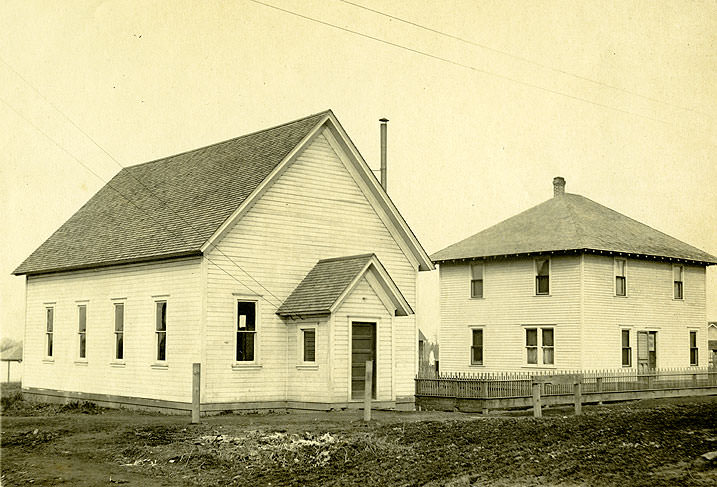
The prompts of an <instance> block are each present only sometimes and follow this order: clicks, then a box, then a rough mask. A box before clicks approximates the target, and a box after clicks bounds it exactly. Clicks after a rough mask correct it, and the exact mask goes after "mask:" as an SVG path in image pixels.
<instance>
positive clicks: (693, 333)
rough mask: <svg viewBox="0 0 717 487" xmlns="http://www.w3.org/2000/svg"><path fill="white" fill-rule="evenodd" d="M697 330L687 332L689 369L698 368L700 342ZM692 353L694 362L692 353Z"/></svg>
mask: <svg viewBox="0 0 717 487" xmlns="http://www.w3.org/2000/svg"><path fill="white" fill-rule="evenodd" d="M697 332H698V330H689V332H688V337H689V347H690V367H698V366H699V364H700V342H699V334H698V333H697ZM693 338H694V346H693V345H692V339H693ZM693 352H694V360H693V355H692V353H693Z"/></svg>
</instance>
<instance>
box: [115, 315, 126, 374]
mask: <svg viewBox="0 0 717 487" xmlns="http://www.w3.org/2000/svg"><path fill="white" fill-rule="evenodd" d="M118 306H121V307H122V329H121V330H118V329H117V307H118ZM112 333H113V334H114V340H113V351H112V362H113V363H116V364H124V363H125V360H126V358H125V355H126V354H125V346H124V344H125V341H126V340H125V338H126V333H127V303H126V301H115V302H113V303H112ZM120 338H121V342H122V356H121V357H119V356H118V355H119V354H118V353H117V352H118V350H119V340H120Z"/></svg>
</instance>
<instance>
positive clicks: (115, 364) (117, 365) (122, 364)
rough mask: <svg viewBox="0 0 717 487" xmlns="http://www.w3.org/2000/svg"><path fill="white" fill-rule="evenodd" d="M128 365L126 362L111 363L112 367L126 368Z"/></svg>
mask: <svg viewBox="0 0 717 487" xmlns="http://www.w3.org/2000/svg"><path fill="white" fill-rule="evenodd" d="M126 365H127V364H126V363H125V362H110V367H119V368H124V367H125V366H126Z"/></svg>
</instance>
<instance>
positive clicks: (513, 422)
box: [0, 388, 717, 487]
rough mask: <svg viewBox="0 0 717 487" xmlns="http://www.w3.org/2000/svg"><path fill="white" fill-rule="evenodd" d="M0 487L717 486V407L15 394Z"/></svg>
mask: <svg viewBox="0 0 717 487" xmlns="http://www.w3.org/2000/svg"><path fill="white" fill-rule="evenodd" d="M2 392H3V398H2V418H1V419H2V433H1V435H0V443H1V447H2V451H1V452H2V466H1V469H2V474H1V475H2V485H8V486H10V485H62V484H64V485H78V486H96V485H110V486H111V485H119V484H123V485H137V486H146V485H158V486H199V485H202V486H211V485H237V486H243V485H252V486H253V485H274V486H276V485H296V486H298V485H317V486H319V485H321V486H323V485H360V486H362V487H364V486H373V485H380V486H382V487H385V486H392V485H401V486H414V485H416V486H418V485H428V486H469V485H471V486H479V485H480V486H483V485H488V486H505V487H507V486H516V485H559V486H568V485H569V486H583V485H584V486H591V487H593V486H602V485H617V484H624V485H646V486H647V485H649V486H660V485H665V486H667V485H669V486H672V485H695V486H698V485H705V486H706V485H709V486H712V485H717V468H716V466H715V465H714V464H713V463H709V462H707V461H704V460H702V459H701V458H700V455H702V454H703V453H706V452H709V451H713V450H717V397H707V398H685V399H671V400H659V401H639V402H631V403H622V404H616V405H608V406H599V407H598V406H588V407H584V409H583V411H584V414H583V415H582V416H573V415H572V412H571V410H570V409H558V408H550V409H547V410H546V411H545V417H543V418H542V419H533V418H532V417H531V416H530V414H531V413H530V411H523V412H518V413H504V414H490V415H488V416H482V415H480V414H475V415H473V414H463V413H440V412H420V413H418V412H416V413H396V412H383V411H379V412H376V413H375V414H374V418H375V419H374V420H372V422H371V423H370V424H365V423H363V422H362V421H361V412H354V411H343V412H330V413H324V412H320V413H280V412H276V413H270V414H247V415H238V414H228V415H220V416H213V417H207V418H203V419H202V423H201V424H199V425H191V424H189V418H188V417H186V416H164V415H159V414H146V413H140V412H131V411H126V410H109V409H102V408H97V407H95V406H93V405H91V404H87V403H84V404H83V403H73V404H70V405H65V406H58V405H34V404H30V403H27V402H25V401H23V400H22V399H20V398H19V397H18V396H17V395H15V394H14V392H15V391H13V390H12V389H8V388H3V391H2Z"/></svg>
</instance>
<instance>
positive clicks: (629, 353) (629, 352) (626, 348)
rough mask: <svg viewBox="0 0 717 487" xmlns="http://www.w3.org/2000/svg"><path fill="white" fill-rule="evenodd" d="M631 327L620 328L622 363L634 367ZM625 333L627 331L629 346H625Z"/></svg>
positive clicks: (623, 365) (626, 366)
mask: <svg viewBox="0 0 717 487" xmlns="http://www.w3.org/2000/svg"><path fill="white" fill-rule="evenodd" d="M630 331H631V330H630V329H629V328H620V363H621V364H622V367H624V368H632V345H631V341H632V340H631V338H630ZM625 333H627V346H625V340H624V337H625ZM625 351H627V358H628V360H627V364H626V363H625Z"/></svg>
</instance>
